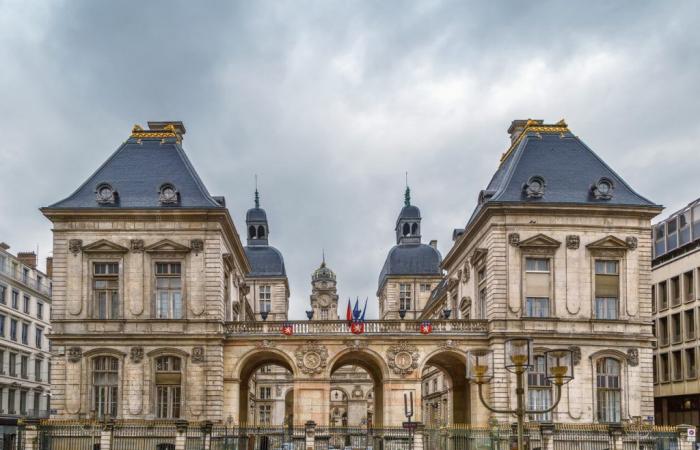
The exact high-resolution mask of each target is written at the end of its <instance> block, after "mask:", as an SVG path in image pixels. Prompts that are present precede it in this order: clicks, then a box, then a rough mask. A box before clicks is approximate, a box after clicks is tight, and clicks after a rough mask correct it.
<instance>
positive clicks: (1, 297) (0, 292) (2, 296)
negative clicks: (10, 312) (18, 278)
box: [0, 284, 7, 305]
mask: <svg viewBox="0 0 700 450" xmlns="http://www.w3.org/2000/svg"><path fill="white" fill-rule="evenodd" d="M6 302H7V286H5V285H4V284H0V303H2V304H3V305H4V304H5V303H6Z"/></svg>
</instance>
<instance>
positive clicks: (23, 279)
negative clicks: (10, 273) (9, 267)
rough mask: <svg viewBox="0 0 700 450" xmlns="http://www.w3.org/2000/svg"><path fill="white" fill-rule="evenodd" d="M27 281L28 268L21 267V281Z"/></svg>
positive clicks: (25, 282)
mask: <svg viewBox="0 0 700 450" xmlns="http://www.w3.org/2000/svg"><path fill="white" fill-rule="evenodd" d="M28 282H29V269H27V268H26V267H22V283H24V284H27V283H28Z"/></svg>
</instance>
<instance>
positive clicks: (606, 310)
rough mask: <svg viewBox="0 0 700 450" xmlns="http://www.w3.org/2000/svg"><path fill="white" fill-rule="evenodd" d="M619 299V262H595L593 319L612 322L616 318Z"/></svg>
mask: <svg viewBox="0 0 700 450" xmlns="http://www.w3.org/2000/svg"><path fill="white" fill-rule="evenodd" d="M619 297H620V272H619V262H618V261H613V260H596V261H595V317H596V319H604V320H614V319H617V318H618V299H619Z"/></svg>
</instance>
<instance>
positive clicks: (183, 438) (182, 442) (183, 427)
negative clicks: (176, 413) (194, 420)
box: [175, 420, 187, 450]
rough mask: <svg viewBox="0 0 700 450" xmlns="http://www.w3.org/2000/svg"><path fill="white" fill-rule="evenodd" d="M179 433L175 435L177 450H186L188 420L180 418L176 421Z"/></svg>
mask: <svg viewBox="0 0 700 450" xmlns="http://www.w3.org/2000/svg"><path fill="white" fill-rule="evenodd" d="M175 427H176V429H177V434H176V435H175V450H185V448H186V446H187V421H186V420H178V421H177V422H175Z"/></svg>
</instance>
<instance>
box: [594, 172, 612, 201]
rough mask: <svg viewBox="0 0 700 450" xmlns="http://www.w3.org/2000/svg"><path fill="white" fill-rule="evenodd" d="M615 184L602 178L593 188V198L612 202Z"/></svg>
mask: <svg viewBox="0 0 700 450" xmlns="http://www.w3.org/2000/svg"><path fill="white" fill-rule="evenodd" d="M614 188H615V186H614V184H613V182H612V180H611V179H609V178H605V177H602V178H601V179H600V180H598V181H597V182H596V184H595V185H594V186H593V196H594V197H595V198H596V199H598V200H610V199H611V198H612V196H613V189H614Z"/></svg>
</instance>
